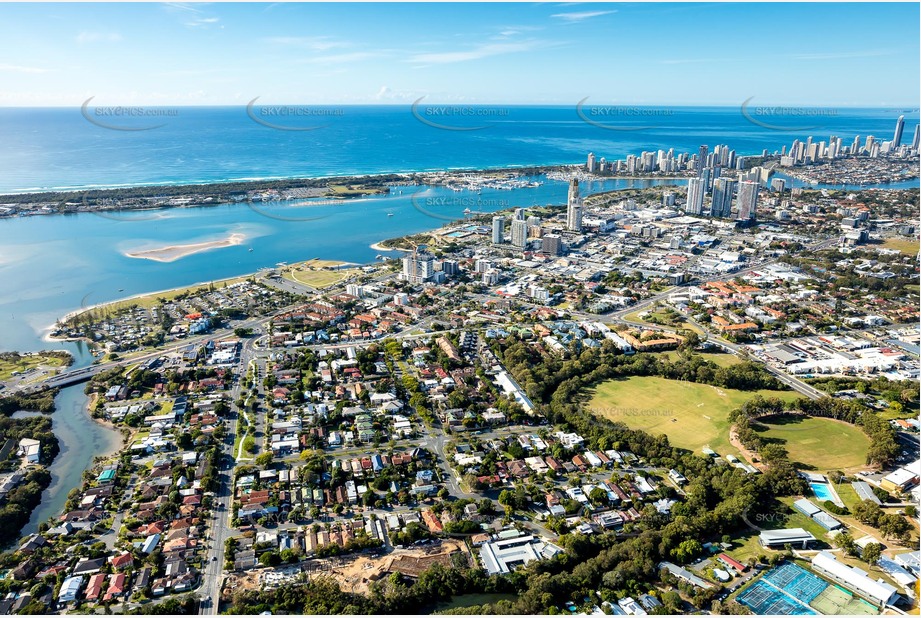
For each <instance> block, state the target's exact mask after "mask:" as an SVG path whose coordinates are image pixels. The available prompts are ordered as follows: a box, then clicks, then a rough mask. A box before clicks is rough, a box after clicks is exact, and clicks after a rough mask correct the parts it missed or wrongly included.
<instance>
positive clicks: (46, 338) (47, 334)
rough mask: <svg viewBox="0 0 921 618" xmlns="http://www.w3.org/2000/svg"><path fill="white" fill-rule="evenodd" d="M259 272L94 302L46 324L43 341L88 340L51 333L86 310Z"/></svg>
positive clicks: (244, 276) (254, 274) (249, 274)
mask: <svg viewBox="0 0 921 618" xmlns="http://www.w3.org/2000/svg"><path fill="white" fill-rule="evenodd" d="M257 274H259V271H258V270H257V271H256V272H252V273H243V274H242V275H236V276H234V277H224V278H223V279H212V280H210V281H198V282H195V283H190V284H189V285H180V286H177V287H174V288H167V289H165V290H153V291H151V292H141V293H139V294H132V295H131V296H125V297H124V298H116V299H115V300H107V301H104V302H101V303H96V304H94V305H89V306H87V307H82V308H80V309H75V310H73V311H71V312H70V313H67V314H65V315H63V316H61V317H60V318H58V320H57V321H56V322H55V323H54V324H50V325H49V326H46V327H45V328H44V329H43V330H44V331H45V335H44V336H42V341H48V342H53V341H87V339H86V337H58V338H56V337H52V336H51V334H50V333H51V331H52V330H53V329H54V327H55V326H57V325H58V324H59V323H63V322H66V321H68V320H70V319H72V318H75V317H77V316H78V315H80V314H81V313H85V312H87V311H92V310H94V309H101V308H103V307H107V306H109V305H115V304H118V303H124V302H129V301H132V300H137V299H139V298H144V297H145V296H153V295H159V294H168V293H170V292H175V291H176V290H182V289H186V288H197V287H200V286H205V285H210V284H212V283H213V284H218V283H223V282H224V281H232V280H234V279H241V278H248V277H255V276H256V275H257Z"/></svg>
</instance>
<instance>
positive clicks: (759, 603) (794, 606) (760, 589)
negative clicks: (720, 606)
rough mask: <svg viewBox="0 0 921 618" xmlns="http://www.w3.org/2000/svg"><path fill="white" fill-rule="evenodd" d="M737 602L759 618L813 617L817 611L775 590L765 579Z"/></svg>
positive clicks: (739, 597)
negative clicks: (777, 617)
mask: <svg viewBox="0 0 921 618" xmlns="http://www.w3.org/2000/svg"><path fill="white" fill-rule="evenodd" d="M736 600H737V601H738V602H739V603H741V604H742V605H744V606H745V607H747V608H749V609H750V610H752V613H754V614H756V615H758V616H771V615H773V616H812V615H815V614H816V611H815V610H813V609H811V608H810V607H808V606H807V605H804V604H802V603H799V602H797V601H796V600H795V599H793V598H792V597H789V596H787V595H786V594H784V592H783V590H778V589H777V588H774V587H773V586H771V585H770V584H769V583H767V582H766V581H764V580H763V579H762V580H759V581H757V582H755V583H754V584H752V585H751V586H750V587H749V588H748V589H747V590H745V591H744V592H743V593H742V594H740V595H739V596H738V597H737V599H736Z"/></svg>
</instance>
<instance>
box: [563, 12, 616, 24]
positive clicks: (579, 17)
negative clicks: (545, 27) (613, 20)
mask: <svg viewBox="0 0 921 618" xmlns="http://www.w3.org/2000/svg"><path fill="white" fill-rule="evenodd" d="M616 12H617V11H582V12H574V13H556V14H555V15H551V16H550V17H555V18H557V19H562V20H563V21H567V22H569V23H576V22H580V21H584V20H586V19H591V18H592V17H601V16H602V15H610V14H611V13H616Z"/></svg>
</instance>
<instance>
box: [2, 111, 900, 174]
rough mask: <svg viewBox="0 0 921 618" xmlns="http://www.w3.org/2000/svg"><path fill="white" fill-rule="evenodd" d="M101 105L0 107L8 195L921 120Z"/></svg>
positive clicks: (445, 163)
mask: <svg viewBox="0 0 921 618" xmlns="http://www.w3.org/2000/svg"><path fill="white" fill-rule="evenodd" d="M92 103H93V105H95V104H96V102H95V101H94V102H92ZM93 105H90V106H89V107H88V108H87V110H86V112H85V114H84V113H83V112H82V111H81V109H80V108H29V109H24V108H3V109H0V192H22V191H36V190H48V189H58V188H86V187H101V186H105V187H112V186H124V185H138V184H184V183H205V182H215V181H223V180H246V179H256V178H288V177H304V176H307V177H314V176H332V175H341V174H373V173H385V172H409V171H423V170H445V169H458V168H476V169H479V168H495V167H520V166H528V165H549V164H567V163H568V164H571V163H580V162H582V161H584V160H585V156H586V154H587V153H588V152H589V151H593V152H594V153H595V154H596V155H597V156H598V157H599V158H600V157H602V156H603V157H607V158H608V159H609V160H611V159H618V158H624V157H625V156H627V155H628V154H636V155H638V154H639V153H640V152H641V151H643V150H658V149H660V148H661V149H668V148H675V150H676V152H696V151H697V149H698V147H699V146H700V145H701V144H707V145H708V146H710V147H711V149H712V147H713V146H715V145H716V144H728V145H729V146H730V147H731V148H734V149H735V150H736V151H737V152H738V153H739V154H760V153H761V151H762V149H765V148H767V149H768V150H769V151H774V150H778V151H779V150H780V148H781V147H782V146H783V145H789V144H790V143H791V142H792V141H793V140H794V139H796V138H800V139H805V138H806V137H808V136H809V135H813V136H814V137H815V139H816V141H818V140H827V139H828V137H829V136H830V135H837V136H839V137H841V138H842V139H843V141H844V143H845V144H849V143H850V142H851V140H853V138H854V136H855V135H860V136H861V138H862V139H865V138H866V136H867V135H874V136H876V137H877V138H878V139H880V140H886V139H891V138H892V135H893V130H894V127H895V121H896V118H897V117H898V116H899V115H900V114H904V115H905V118H906V121H905V132H904V138H903V139H904V140H910V139H911V136H912V132H913V131H914V127H915V125H916V124H917V122H918V111H917V110H913V111H907V110H899V109H853V108H840V109H819V110H814V112H813V113H810V110H803V109H792V110H779V111H777V112H776V113H775V112H773V111H772V110H771V109H769V108H760V107H757V106H756V105H755V103H754V102H752V104H751V105H750V106H749V107H748V108H747V111H746V112H745V113H743V112H742V110H741V107H712V108H706V107H694V108H688V107H674V108H664V107H663V108H623V109H621V108H617V109H613V110H612V109H611V108H607V107H604V106H601V105H596V104H593V103H592V102H591V101H588V102H586V103H585V104H584V106H583V107H581V108H579V109H577V106H576V104H575V103H574V104H573V105H572V106H556V107H527V106H510V107H501V106H493V107H465V108H452V107H448V108H445V109H442V108H440V107H439V106H435V105H423V104H420V106H418V107H417V108H416V110H415V114H414V112H413V109H412V107H411V106H409V105H403V106H396V105H393V106H343V107H335V106H327V107H323V108H319V107H317V108H296V109H295V110H294V111H293V112H291V113H290V114H288V115H286V114H284V113H281V114H275V113H273V111H272V109H271V107H270V106H265V107H263V106H258V105H255V106H253V107H252V108H251V109H250V110H249V113H247V108H246V107H245V106H240V107H179V108H149V109H148V110H144V111H145V113H151V112H156V113H159V114H167V115H160V116H153V117H145V116H143V115H106V113H105V111H106V110H103V111H99V112H98V111H97V108H96V107H93ZM298 110H301V111H304V114H303V115H298V114H297V111H298ZM580 110H581V117H580ZM615 112H616V113H615ZM324 114H325V115H324ZM88 118H89V119H88ZM262 123H265V124H262ZM758 123H761V124H758ZM266 124H268V125H274V126H276V127H284V128H289V129H304V128H309V129H312V130H308V131H296V130H281V129H279V128H270V127H269V126H266ZM100 125H103V126H100ZM432 125H439V126H441V127H451V128H455V129H462V130H447V129H445V128H439V127H438V126H432ZM762 125H768V126H770V127H775V129H771V128H767V127H765V126H762ZM104 126H108V127H119V128H129V129H132V128H133V129H146V128H148V127H154V126H156V127H158V128H152V129H149V130H140V131H122V130H114V129H113V128H104ZM463 129H475V130H463ZM615 129H616V130H615ZM780 129H782V130H780Z"/></svg>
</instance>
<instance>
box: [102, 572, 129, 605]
mask: <svg viewBox="0 0 921 618" xmlns="http://www.w3.org/2000/svg"><path fill="white" fill-rule="evenodd" d="M127 579H128V578H127V577H125V574H124V573H116V574H115V575H112V576H111V577H110V578H109V589H108V590H106V596H105V598H104V599H103V600H104V601H111V600H112V599H114V598H115V597H120V596H123V595H124V594H125V582H126V580H127Z"/></svg>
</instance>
